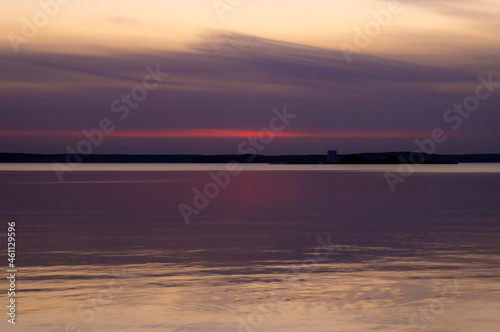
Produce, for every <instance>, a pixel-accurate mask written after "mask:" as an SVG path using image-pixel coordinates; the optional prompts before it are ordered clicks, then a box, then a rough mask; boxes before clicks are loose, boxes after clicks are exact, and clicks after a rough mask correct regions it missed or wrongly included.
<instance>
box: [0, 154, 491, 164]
mask: <svg viewBox="0 0 500 332" xmlns="http://www.w3.org/2000/svg"><path fill="white" fill-rule="evenodd" d="M410 155H411V152H382V153H359V154H347V155H338V158H337V159H336V160H335V162H331V161H328V159H327V156H326V155H315V154H311V155H278V156H265V155H232V154H229V155H194V154H185V155H181V154H176V155H153V154H147V155H127V154H92V155H84V156H81V155H80V156H79V155H67V154H28V153H0V163H54V162H57V163H68V162H75V160H76V159H77V160H78V161H77V163H107V164H113V163H117V164H118V163H119V164H129V163H131V164H132V163H133V164H152V163H159V164H163V163H165V164H191V163H192V164H220V163H229V162H237V163H242V164H296V165H300V164H344V165H345V164H355V165H359V164H400V163H402V162H401V160H410ZM457 163H500V154H464V155H439V154H431V155H425V161H424V162H423V164H457Z"/></svg>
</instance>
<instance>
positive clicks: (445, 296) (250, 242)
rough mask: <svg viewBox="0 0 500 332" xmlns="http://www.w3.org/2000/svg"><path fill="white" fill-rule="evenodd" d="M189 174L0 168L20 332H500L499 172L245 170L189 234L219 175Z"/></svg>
mask: <svg viewBox="0 0 500 332" xmlns="http://www.w3.org/2000/svg"><path fill="white" fill-rule="evenodd" d="M185 167H187V166H186V165H170V166H169V165H127V166H124V165H82V166H81V167H80V168H79V171H78V172H73V173H71V174H66V175H65V176H64V182H62V183H60V182H59V181H58V180H57V178H56V176H55V174H54V173H53V172H51V171H50V170H51V168H50V165H28V164H27V165H14V166H13V165H0V170H1V171H0V220H1V222H2V224H1V225H3V226H1V227H2V228H4V229H0V233H6V231H7V229H6V227H7V222H8V221H11V220H16V222H17V225H18V226H17V257H16V258H17V263H18V268H19V273H18V284H17V287H18V290H19V292H18V293H17V303H18V318H17V324H16V327H15V329H12V330H17V331H30V332H32V331H51V332H53V331H82V332H83V331H134V332H135V331H147V332H149V331H243V332H247V331H278V332H285V331H287V332H288V331H307V332H309V331H312V332H326V331H331V332H337V331H338V332H342V331H345V332H347V331H348V332H351V331H352V332H353V331H424V330H426V331H464V332H465V331H467V332H469V331H481V332H483V331H484V332H490V331H495V332H497V331H499V330H500V267H499V264H500V241H499V236H500V205H499V197H500V165H498V164H490V165H449V166H445V165H434V166H432V165H429V166H422V167H420V168H419V169H418V170H417V172H416V173H415V174H413V175H412V176H410V177H409V178H407V180H406V181H405V182H404V183H400V184H397V186H396V192H394V193H392V192H391V190H390V189H389V186H388V185H387V183H386V180H385V178H384V172H385V171H391V170H395V169H396V168H395V166H390V165H389V166H382V165H381V166H355V167H343V168H342V167H340V166H335V167H332V166H330V167H327V166H317V165H310V166H307V165H306V166H286V165H271V166H267V165H248V166H245V167H247V170H245V171H244V172H242V173H240V174H239V175H236V176H233V177H231V180H230V183H229V185H228V186H227V187H226V188H224V189H222V190H220V193H219V194H218V195H217V196H216V197H214V198H213V199H210V200H209V205H208V207H206V208H205V209H202V210H200V211H199V214H198V215H196V216H193V217H192V218H191V222H190V224H189V225H187V224H186V223H185V222H184V220H183V218H182V216H181V214H180V212H179V209H178V205H179V204H180V203H185V204H189V205H192V200H193V195H194V194H193V188H199V189H201V190H203V188H204V186H205V185H206V184H207V183H209V182H212V178H211V177H210V175H209V171H208V170H207V169H212V170H221V169H224V168H223V165H190V166H189V167H191V168H190V170H189V171H183V169H184V170H185V169H186V168H185ZM19 169H24V171H12V170H19ZM44 170H45V171H44ZM328 239H330V241H331V242H332V243H334V244H336V245H335V246H328V245H327V244H326V243H327V242H328ZM2 240H3V241H2V243H0V245H1V246H2V247H6V241H5V234H4V235H3V238H2ZM319 242H323V247H321V246H320V244H319ZM318 246H319V247H318ZM2 252H5V249H2ZM315 252H317V253H318V255H315V254H314V253H315ZM2 257H5V255H2ZM304 259H308V262H309V264H308V265H304V264H303V261H304ZM4 271H5V269H4ZM4 274H5V272H4ZM2 285H4V286H2V288H1V289H0V293H1V294H2V295H1V297H2V298H3V299H6V298H7V296H6V289H7V283H6V282H4V283H2ZM4 308H5V307H4ZM4 310H5V309H4ZM5 312H6V311H5ZM2 315H3V316H4V319H3V320H2V321H1V322H0V329H2V330H6V329H7V328H11V326H8V325H10V324H7V321H6V320H7V319H6V318H5V313H2ZM410 320H411V321H412V322H413V324H411V323H410Z"/></svg>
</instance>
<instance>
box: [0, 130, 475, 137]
mask: <svg viewBox="0 0 500 332" xmlns="http://www.w3.org/2000/svg"><path fill="white" fill-rule="evenodd" d="M270 133H271V132H270V131H267V132H265V131H264V132H261V131H253V130H232V129H163V130H140V131H139V130H138V131H114V132H111V133H108V134H104V136H105V137H117V138H247V137H257V136H262V137H269V136H270ZM448 134H449V133H448ZM454 134H455V135H454V136H457V135H456V133H454ZM464 134H465V133H464ZM470 134H471V133H469V135H467V136H470ZM273 135H274V137H277V138H423V137H430V135H431V132H428V131H402V130H339V131H334V132H319V133H308V132H274V133H273ZM0 136H4V137H85V136H84V134H83V133H82V132H79V131H36V130H6V131H0Z"/></svg>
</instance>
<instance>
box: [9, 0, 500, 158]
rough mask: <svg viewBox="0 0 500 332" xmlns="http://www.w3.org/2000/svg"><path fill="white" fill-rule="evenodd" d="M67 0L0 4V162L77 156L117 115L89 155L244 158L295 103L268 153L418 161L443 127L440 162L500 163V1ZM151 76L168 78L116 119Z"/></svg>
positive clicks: (267, 149) (266, 148)
mask: <svg viewBox="0 0 500 332" xmlns="http://www.w3.org/2000/svg"><path fill="white" fill-rule="evenodd" d="M60 2H61V3H59V2H58V1H56V0H40V1H31V0H19V1H4V2H2V11H1V12H0V31H2V36H3V38H2V40H1V42H0V73H1V74H0V101H1V114H2V121H0V152H29V153H65V152H67V146H70V147H74V148H75V147H76V146H77V145H78V143H79V142H81V141H82V140H85V139H87V138H86V136H85V135H84V134H83V133H82V131H84V130H86V131H92V130H94V129H99V128H100V124H101V122H102V121H103V119H109V121H110V123H111V124H110V125H112V126H113V128H114V129H113V131H112V132H109V133H104V135H103V139H102V141H101V142H99V144H96V146H94V148H93V151H92V153H130V154H146V153H158V154H162V153H165V154H183V153H186V154H191V153H203V154H219V153H227V154H233V153H238V145H239V143H241V142H242V141H243V140H245V139H246V137H248V136H252V135H256V134H257V133H258V132H259V131H260V130H261V129H263V128H266V127H269V123H270V120H271V119H272V118H273V116H274V113H273V112H272V110H273V109H274V108H277V109H280V110H282V109H283V107H284V106H285V105H286V108H287V110H288V112H289V113H291V114H294V115H296V118H295V119H293V120H292V121H291V122H290V124H289V125H288V126H286V128H285V129H284V130H283V131H282V132H280V133H276V137H275V139H274V141H272V142H271V143H269V144H267V145H266V147H265V149H263V151H261V153H262V154H306V153H324V152H326V150H329V149H336V150H339V152H340V153H356V152H377V151H378V152H384V151H401V150H405V151H411V150H414V149H416V146H415V142H414V140H415V139H420V140H421V139H425V138H429V137H431V132H432V131H433V130H434V129H435V128H442V129H444V130H445V131H446V133H447V135H448V136H449V139H448V140H447V141H446V142H444V143H442V144H440V145H439V146H438V149H437V151H436V152H437V153H500V133H499V130H498V129H499V125H500V34H499V33H498V32H499V31H500V19H499V18H500V1H499V0H489V1H481V0H475V1H470V0H453V1H451V0H413V1H402V2H399V3H398V4H392V3H391V2H390V1H376V0H358V1H349V2H346V1H337V0H242V1H237V0H230V1H228V0H220V1H219V0H216V1H214V0H141V1H139V0H120V1H118V0H107V1H96V0H86V1H79V0H64V1H63V0H60ZM63 3H64V4H63ZM230 3H232V4H233V5H234V6H231V5H230ZM42 7H44V8H45V10H44V9H42ZM46 12H48V14H46ZM370 29H371V30H370ZM374 29H375V30H374ZM360 31H361V34H360ZM360 36H361V37H360ZM360 40H361V41H363V42H364V44H363V43H360ZM354 48H356V49H354ZM346 49H348V50H350V51H351V52H352V53H349V54H347V53H346V52H345V50H346ZM146 68H149V69H150V70H151V69H154V68H160V70H161V72H168V73H169V74H168V76H167V75H163V76H162V78H161V82H160V84H158V85H157V86H156V84H154V83H155V82H154V81H153V80H151V81H150V82H151V84H153V85H155V87H154V88H151V89H148V90H146V91H147V96H146V97H145V98H144V100H142V101H140V102H137V103H135V104H134V107H128V111H125V110H124V108H122V111H120V112H119V111H117V107H120V106H121V107H127V106H124V105H125V104H124V103H123V102H121V101H119V103H115V101H116V100H119V99H121V96H122V94H125V95H127V94H131V91H132V90H133V89H134V88H136V87H138V86H139V87H142V85H143V81H144V78H145V76H146V75H148V70H147V69H146ZM479 76H482V77H483V78H484V79H488V77H490V79H491V80H492V81H494V82H499V83H491V84H490V85H488V86H485V85H484V84H483V85H482V87H479V85H480V84H482V83H481V81H480V80H479V79H478V77H479ZM483 82H484V80H483ZM150 87H151V85H150ZM136 90H137V89H136ZM478 90H479V95H480V96H483V97H482V98H479V99H478V97H476V96H478V92H477V91H478ZM137 91H138V90H137ZM143 91H144V89H143ZM480 99H481V100H480ZM464 100H469V101H471V100H476V101H478V105H476V106H477V107H476V106H475V108H477V109H476V110H475V111H471V112H463V113H461V114H464V115H460V114H459V113H456V112H453V111H448V109H453V106H454V104H458V105H460V104H462V103H463V102H464ZM113 105H114V106H113ZM113 109H114V110H115V111H113ZM125 112H126V113H127V116H122V117H121V115H124V114H125ZM447 119H448V120H447ZM452 119H453V120H452Z"/></svg>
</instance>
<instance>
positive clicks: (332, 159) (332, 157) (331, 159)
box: [326, 150, 337, 163]
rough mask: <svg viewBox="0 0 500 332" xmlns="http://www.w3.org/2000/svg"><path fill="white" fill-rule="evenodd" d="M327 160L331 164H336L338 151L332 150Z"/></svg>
mask: <svg viewBox="0 0 500 332" xmlns="http://www.w3.org/2000/svg"><path fill="white" fill-rule="evenodd" d="M326 160H327V161H328V162H329V163H334V162H336V161H337V150H330V151H328V153H327V155H326Z"/></svg>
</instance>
